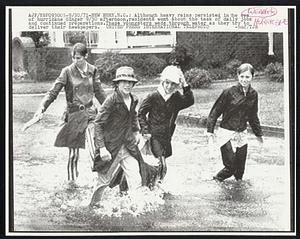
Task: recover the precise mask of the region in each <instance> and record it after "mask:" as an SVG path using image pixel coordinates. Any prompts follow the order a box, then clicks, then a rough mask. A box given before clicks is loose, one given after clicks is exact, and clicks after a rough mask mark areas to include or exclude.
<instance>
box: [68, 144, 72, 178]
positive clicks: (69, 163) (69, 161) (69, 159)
mask: <svg viewBox="0 0 300 239" xmlns="http://www.w3.org/2000/svg"><path fill="white" fill-rule="evenodd" d="M71 154H72V149H71V148H69V158H68V165H67V171H68V181H70V180H71V178H70V177H71V175H70V166H71Z"/></svg>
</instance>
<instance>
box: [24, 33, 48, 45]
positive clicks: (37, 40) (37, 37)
mask: <svg viewBox="0 0 300 239" xmlns="http://www.w3.org/2000/svg"><path fill="white" fill-rule="evenodd" d="M21 37H31V38H32V40H33V41H34V44H35V47H37V48H40V47H45V46H47V45H48V44H49V43H50V37H49V33H48V32H42V31H32V32H22V33H21Z"/></svg>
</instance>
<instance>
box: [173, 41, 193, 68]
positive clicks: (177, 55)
mask: <svg viewBox="0 0 300 239" xmlns="http://www.w3.org/2000/svg"><path fill="white" fill-rule="evenodd" d="M192 59H193V57H192V54H191V53H190V52H189V50H188V48H187V47H185V46H183V45H176V46H175V48H174V49H173V50H172V51H171V53H170V55H169V57H168V64H169V65H179V66H180V68H181V69H182V70H183V71H185V70H186V69H187V68H188V65H189V64H190V62H191V61H192Z"/></svg>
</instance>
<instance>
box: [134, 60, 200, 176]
mask: <svg viewBox="0 0 300 239" xmlns="http://www.w3.org/2000/svg"><path fill="white" fill-rule="evenodd" d="M160 78H161V84H160V85H159V87H158V88H157V90H156V91H155V92H153V93H151V94H149V95H148V96H147V97H146V98H145V99H144V100H143V102H142V104H141V106H140V109H139V111H138V119H139V123H140V127H141V133H142V135H143V136H144V138H145V139H146V140H150V145H151V151H152V153H153V155H154V156H155V157H156V158H158V159H159V161H160V180H163V179H164V177H165V175H166V172H167V165H166V161H165V159H166V158H167V157H170V156H171V155H172V146H171V138H172V135H173V133H174V130H175V127H176V125H175V120H176V118H177V115H178V112H179V111H180V110H182V109H185V108H187V107H189V106H191V105H193V104H194V95H193V92H192V91H191V87H190V86H189V85H188V84H187V83H186V81H185V78H184V75H183V73H182V71H181V70H180V68H178V67H177V66H173V65H172V66H167V67H166V68H165V69H164V70H163V71H162V73H161V76H160ZM180 87H182V89H183V94H181V93H180V92H179V91H178V89H179V88H180Z"/></svg>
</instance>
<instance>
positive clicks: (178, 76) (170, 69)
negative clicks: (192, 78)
mask: <svg viewBox="0 0 300 239" xmlns="http://www.w3.org/2000/svg"><path fill="white" fill-rule="evenodd" d="M183 78H184V75H183V73H182V71H181V70H180V68H178V67H177V66H173V65H172V66H167V67H166V68H165V69H164V70H163V71H162V73H161V74H160V79H161V80H162V81H164V80H169V81H172V82H174V83H175V84H180V82H181V80H182V79H183Z"/></svg>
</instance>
